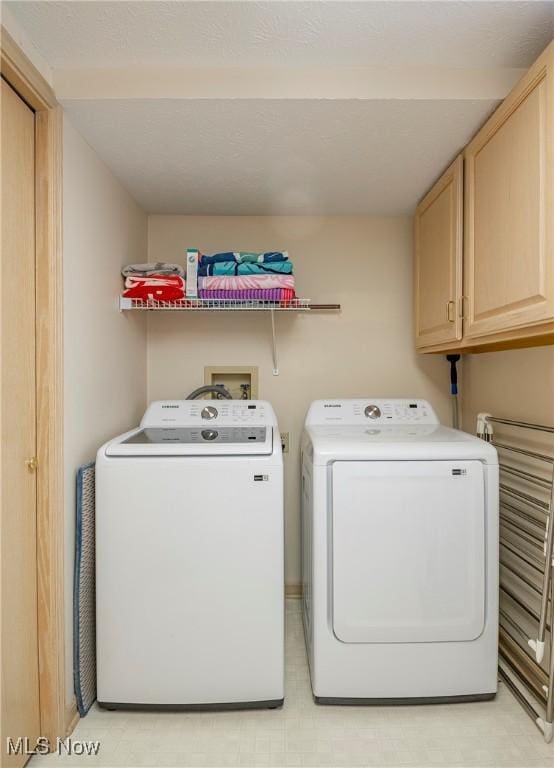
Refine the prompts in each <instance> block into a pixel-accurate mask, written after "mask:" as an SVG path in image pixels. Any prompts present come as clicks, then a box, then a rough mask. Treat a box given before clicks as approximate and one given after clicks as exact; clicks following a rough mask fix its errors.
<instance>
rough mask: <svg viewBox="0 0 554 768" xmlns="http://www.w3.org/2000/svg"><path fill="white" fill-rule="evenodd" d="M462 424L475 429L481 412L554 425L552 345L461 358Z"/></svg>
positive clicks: (553, 353)
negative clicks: (462, 359) (462, 375)
mask: <svg viewBox="0 0 554 768" xmlns="http://www.w3.org/2000/svg"><path fill="white" fill-rule="evenodd" d="M463 369H464V378H463V386H462V413H463V427H464V429H465V430H466V431H467V432H475V419H476V416H477V414H478V413H479V412H480V411H483V412H485V413H487V412H488V413H492V414H493V415H494V416H504V417H507V418H512V419H519V420H521V421H535V422H539V423H543V424H554V347H533V348H531V349H514V350H510V351H507V352H488V353H487V354H481V355H467V356H466V357H465V358H464V364H463Z"/></svg>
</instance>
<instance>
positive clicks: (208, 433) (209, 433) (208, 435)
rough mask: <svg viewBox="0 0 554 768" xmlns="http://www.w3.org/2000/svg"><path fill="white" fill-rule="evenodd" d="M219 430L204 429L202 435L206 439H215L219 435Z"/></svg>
mask: <svg viewBox="0 0 554 768" xmlns="http://www.w3.org/2000/svg"><path fill="white" fill-rule="evenodd" d="M217 434H218V433H217V431H216V430H215V429H203V430H202V437H203V438H204V440H215V439H216V437H217Z"/></svg>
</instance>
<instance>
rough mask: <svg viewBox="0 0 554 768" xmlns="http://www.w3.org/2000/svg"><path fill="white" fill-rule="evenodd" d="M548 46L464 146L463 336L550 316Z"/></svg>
mask: <svg viewBox="0 0 554 768" xmlns="http://www.w3.org/2000/svg"><path fill="white" fill-rule="evenodd" d="M553 64H554V45H553V44H551V45H550V46H549V47H548V48H547V49H546V51H544V53H543V54H542V55H541V56H540V58H539V59H538V60H537V61H536V62H535V64H534V65H533V66H532V67H531V69H530V70H529V72H528V73H527V74H526V75H525V76H524V78H523V79H522V80H521V81H520V82H519V83H518V85H517V86H516V87H515V89H514V90H513V91H512V92H511V93H510V95H509V96H508V97H507V98H506V100H505V101H504V102H503V104H502V105H501V106H500V107H499V109H498V110H497V111H496V112H495V113H494V114H493V115H492V117H491V118H490V119H489V120H488V121H487V122H486V123H485V125H484V126H483V128H482V129H481V130H480V131H479V133H478V134H477V135H476V136H475V138H474V139H473V140H472V141H471V142H470V144H469V145H468V146H467V148H466V151H465V183H466V189H465V194H466V197H465V226H466V229H465V246H464V251H465V253H464V284H465V291H464V293H465V295H466V296H467V317H466V322H465V325H464V336H465V337H467V338H468V339H474V338H482V337H486V336H487V335H493V334H498V333H500V332H506V331H513V336H514V337H519V338H521V337H524V336H525V328H532V327H533V326H536V325H540V324H541V323H545V322H546V323H548V322H549V321H552V320H553V319H554V249H553V226H554V192H553V183H554V114H553V109H554V71H553V69H554V66H553Z"/></svg>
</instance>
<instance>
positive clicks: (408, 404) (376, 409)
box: [306, 398, 439, 426]
mask: <svg viewBox="0 0 554 768" xmlns="http://www.w3.org/2000/svg"><path fill="white" fill-rule="evenodd" d="M318 424H319V425H322V424H347V425H361V424H382V425H384V424H387V425H391V424H401V425H403V426H407V425H409V424H439V420H438V418H437V415H436V413H435V412H434V410H433V408H432V407H431V405H430V404H429V403H428V402H427V400H418V399H417V398H414V399H412V400H408V399H391V400H384V399H381V398H377V399H376V398H373V399H372V398H367V399H366V400H316V401H315V402H313V403H312V404H311V405H310V408H309V410H308V415H307V416H306V426H315V425H318Z"/></svg>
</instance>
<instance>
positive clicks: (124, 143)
mask: <svg viewBox="0 0 554 768" xmlns="http://www.w3.org/2000/svg"><path fill="white" fill-rule="evenodd" d="M3 5H4V6H7V7H8V8H9V9H10V11H11V14H12V16H13V17H15V20H16V23H18V24H19V26H20V27H21V29H22V30H24V32H25V33H26V34H27V36H28V37H29V38H30V40H31V41H32V42H33V44H34V45H35V46H36V48H37V49H38V51H39V52H40V54H42V56H43V58H44V59H45V60H46V61H47V62H48V64H49V65H50V67H51V68H52V70H53V77H54V85H55V86H56V83H57V82H62V80H63V78H62V77H61V74H63V75H64V76H65V82H66V85H67V82H68V78H69V81H70V83H71V88H70V89H69V91H66V95H67V96H68V97H70V98H68V99H66V100H64V99H63V91H61V92H59V93H58V96H59V98H62V103H63V105H64V107H65V109H66V112H67V114H68V115H69V117H70V119H71V121H72V122H73V123H74V124H75V126H76V127H77V128H78V130H79V131H80V132H81V133H82V135H83V136H84V137H85V138H86V140H87V141H88V142H89V143H90V144H91V146H92V147H93V148H94V149H95V150H96V151H97V152H98V154H99V155H100V157H101V158H102V159H103V160H104V161H105V162H106V163H107V165H108V166H109V167H110V168H111V169H112V170H113V171H114V173H115V174H116V175H117V176H118V177H119V179H120V180H121V182H122V183H123V185H124V186H125V187H126V188H127V189H128V190H129V191H130V192H131V193H132V194H133V195H134V197H135V198H136V199H137V200H138V202H139V203H140V204H141V205H142V206H143V207H144V209H145V210H146V211H149V212H158V213H196V214H268V213H274V214H291V213H292V214H294V213H298V214H301V213H303V214H307V213H335V214H366V213H373V214H391V215H393V214H399V213H408V212H411V211H412V210H413V208H414V206H415V204H416V202H417V200H418V199H419V198H420V197H421V195H422V194H423V193H424V191H425V190H426V189H427V188H428V187H429V185H430V184H431V183H432V181H433V180H434V179H435V178H436V177H437V176H438V175H439V173H440V172H441V171H442V170H443V168H444V167H445V166H446V165H447V164H448V162H449V161H450V160H451V159H452V158H453V156H454V155H455V154H456V153H457V152H458V151H460V149H461V148H462V147H463V146H464V144H465V143H466V142H467V141H468V139H469V138H471V136H472V135H473V134H474V132H475V131H476V129H477V128H478V127H479V125H480V124H481V123H482V122H483V120H484V119H485V118H486V116H487V115H488V114H489V113H490V112H491V111H492V109H493V107H494V106H495V104H496V103H497V102H495V101H493V100H492V99H494V98H498V97H499V96H503V95H504V93H505V91H502V92H501V93H498V92H497V91H496V92H489V91H487V90H486V89H485V91H484V92H481V93H480V92H478V89H477V90H476V89H475V88H474V87H472V86H471V85H467V83H470V84H471V83H475V78H480V75H479V72H480V71H482V72H483V73H488V74H487V75H486V76H487V77H489V78H490V73H491V72H492V73H493V75H494V73H495V72H499V73H501V74H502V76H504V75H506V73H508V75H509V72H510V71H511V70H509V68H521V67H527V66H528V65H529V64H530V63H531V62H532V61H533V60H534V59H535V58H536V56H537V55H538V54H539V52H540V51H541V50H542V49H543V48H544V47H546V45H547V43H548V42H549V41H550V39H551V38H552V36H553V32H554V0H550V2H517V1H516V2H457V1H455V0H446V1H444V2H392V1H390V2H350V1H349V0H343V2H332V1H326V2H316V1H313V2H294V1H293V2H252V1H251V2H241V1H239V0H232V1H230V2H229V1H228V2H178V1H172V2H157V1H156V2H94V1H90V2H74V1H72V2H33V1H30V2H5V3H4V4H3ZM346 67H361V68H363V67H366V68H369V67H377V68H380V71H382V72H385V73H388V79H387V75H386V74H385V75H382V76H378V75H376V74H375V73H373V75H371V74H370V73H369V70H363V69H361V70H360V71H359V72H358V74H355V75H354V76H355V77H360V78H362V81H363V83H366V82H368V78H371V77H379V84H380V85H381V86H382V88H381V91H379V92H378V93H377V94H376V95H373V96H367V97H366V96H362V97H360V98H359V99H357V98H346V94H347V91H346V90H345V88H344V87H343V85H340V84H341V83H344V82H345V81H344V78H341V76H336V73H337V72H339V71H340V72H341V73H342V74H344V73H345V72H346V71H347V70H346V69H345V68H346ZM418 67H419V68H421V67H423V68H425V67H429V68H431V69H430V70H429V72H428V74H421V72H420V74H419V75H416V74H414V73H416V72H417V71H418V70H417V68H418ZM141 68H142V69H141ZM172 68H173V75H172V76H173V77H174V78H175V77H177V82H179V83H180V82H181V79H180V78H181V75H180V74H179V68H181V69H180V71H182V72H183V73H184V74H183V76H182V77H183V80H186V78H187V77H188V78H189V80H190V79H191V78H192V79H194V83H195V85H196V86H197V92H195V93H194V97H192V98H182V95H183V94H181V93H180V92H179V93H177V94H174V93H167V95H171V96H173V98H171V99H169V98H162V94H161V93H160V91H159V88H158V85H157V79H156V78H158V77H159V78H160V82H164V83H167V81H168V79H170V72H171V71H172ZM202 68H204V70H205V72H204V74H206V72H207V71H208V70H210V71H211V73H212V75H211V76H212V77H214V76H215V77H216V79H217V83H218V84H219V83H220V82H221V79H222V78H221V77H219V78H218V76H217V74H216V75H214V74H213V73H214V72H215V73H217V72H222V71H223V72H225V74H226V75H228V74H229V73H231V80H230V81H229V82H230V83H231V84H232V83H233V82H235V81H233V79H232V78H233V74H232V73H233V71H234V72H235V74H234V77H235V78H236V77H239V79H240V83H241V84H243V83H244V81H245V80H247V79H248V78H249V77H250V78H252V77H253V78H254V80H255V79H256V77H258V84H257V89H258V90H255V92H254V93H253V94H249V95H248V96H246V97H240V98H237V96H239V95H240V92H239V89H238V88H237V89H236V90H234V91H233V87H232V85H231V86H229V88H230V92H229V93H227V92H226V93H225V95H222V96H220V98H214V97H213V89H212V91H210V90H209V89H208V88H207V86H206V85H202V83H203V82H204V81H202V78H201V76H200V73H201V72H202ZM233 68H235V69H234V70H233ZM237 68H241V69H240V72H239V70H238V69H237ZM271 68H273V71H278V72H279V76H281V77H285V79H286V78H288V79H289V80H293V81H294V82H295V83H296V82H297V81H298V80H300V79H301V77H300V74H301V73H302V72H304V71H307V70H308V69H309V68H311V75H310V77H312V78H313V80H310V81H309V82H317V79H318V77H319V79H320V80H321V79H323V80H324V81H325V82H328V79H329V77H330V76H329V74H327V75H326V74H325V72H328V71H331V70H332V68H335V70H333V71H334V73H335V80H334V81H333V82H335V89H334V91H333V92H332V96H331V97H330V98H328V97H327V93H325V96H326V98H320V97H321V95H322V93H321V92H320V91H321V89H319V90H318V89H317V88H316V89H315V91H314V90H313V89H312V90H310V87H308V86H305V88H304V90H302V89H300V90H301V91H302V94H301V95H300V96H298V97H297V98H292V97H290V98H283V93H280V92H277V93H275V92H270V91H268V83H270V82H271V81H270V80H268V79H267V77H268V76H267V74H266V75H263V74H260V73H263V72H264V71H267V72H270V71H271ZM326 68H327V69H326ZM329 68H331V69H329ZM101 70H102V71H103V74H102V72H101ZM453 70H456V72H455V73H454V72H453ZM176 71H177V75H175V72H176ZM422 71H423V70H422ZM153 72H154V73H155V75H154V80H152V77H150V80H149V82H150V83H151V92H146V93H145V92H143V91H140V89H138V90H137V84H138V85H140V84H141V83H143V82H144V80H145V73H146V74H148V73H150V74H151V73H153ZM237 72H239V74H238V75H237ZM117 73H119V75H117ZM391 73H396V74H392V75H391ZM402 73H404V74H402ZM464 73H466V74H468V75H469V76H468V78H467V83H466V85H467V87H466V86H464V85H463V83H465V82H466V81H465V80H464ZM116 75H117V76H116ZM510 76H511V75H510ZM102 77H103V78H104V79H103V80H102ZM118 77H119V79H117V78H118ZM394 77H396V78H397V79H398V78H400V80H401V82H402V83H403V84H404V83H406V88H405V90H403V91H402V95H401V97H400V98H399V97H398V90H396V91H395V90H394V89H393V88H392V86H391V85H390V84H391V83H393V82H394ZM418 77H420V78H421V77H423V78H427V82H428V83H429V84H433V83H434V84H435V85H437V84H441V86H440V89H439V95H438V96H433V95H429V91H426V92H425V93H423V94H422V93H421V89H419V92H418V82H419V81H418V79H417V78H418ZM483 77H485V75H483ZM264 78H265V79H264ZM277 80H278V78H277ZM116 81H117V83H119V86H121V83H123V86H121V87H120V88H119V90H118V89H116V90H115V92H112V91H110V90H109V89H107V90H102V88H104V89H105V88H106V82H107V83H108V84H112V83H114V82H116ZM492 81H494V77H493V78H492ZM492 81H491V82H492ZM152 82H153V86H152ZM479 82H481V80H479ZM502 82H504V81H502ZM510 82H513V80H512V81H510ZM102 83H103V84H104V85H103V86H102ZM337 83H338V84H339V85H337ZM387 83H388V85H387ZM456 83H458V85H457V84H456ZM460 83H462V85H460ZM100 86H101V87H100ZM95 87H100V90H98V89H97V90H96V91H95V90H94V89H95ZM507 87H508V86H506V89H507ZM464 88H465V90H464ZM87 89H89V90H87ZM126 89H127V90H126ZM304 91H305V93H304ZM431 91H432V89H431ZM288 95H289V93H288V92H287V96H288ZM356 95H358V94H357V93H356ZM116 96H117V98H115V97H116ZM146 96H148V98H145V97H146ZM258 96H263V97H265V98H263V99H262V98H258ZM108 97H112V98H108ZM83 183H86V180H84V181H83Z"/></svg>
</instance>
